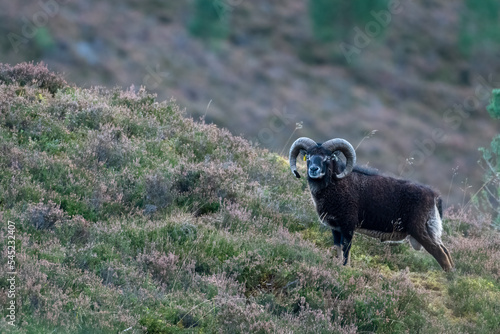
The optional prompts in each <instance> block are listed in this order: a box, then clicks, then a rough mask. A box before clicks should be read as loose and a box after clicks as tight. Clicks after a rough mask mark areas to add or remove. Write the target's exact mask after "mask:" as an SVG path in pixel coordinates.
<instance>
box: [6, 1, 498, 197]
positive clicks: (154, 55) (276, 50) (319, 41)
mask: <svg viewBox="0 0 500 334" xmlns="http://www.w3.org/2000/svg"><path fill="white" fill-rule="evenodd" d="M0 5H1V8H2V10H1V12H0V62H3V63H11V64H15V63H19V62H22V61H44V62H45V63H47V64H48V66H49V68H50V69H51V70H54V71H58V72H62V73H64V75H65V78H66V79H67V80H68V81H70V82H73V83H75V84H77V85H79V86H82V87H90V86H94V85H104V86H108V87H114V86H116V85H118V86H122V87H130V86H131V85H133V86H134V88H132V89H138V88H139V87H140V86H146V88H147V89H148V90H149V91H151V92H155V93H157V94H158V96H159V99H170V98H172V97H173V98H175V99H176V100H177V102H178V103H179V105H181V106H182V107H185V108H186V113H187V115H190V116H193V117H195V118H198V117H203V116H204V117H205V120H206V121H207V122H213V123H216V124H218V125H220V126H224V127H227V128H228V129H229V130H230V131H231V132H233V133H234V134H237V135H239V134H241V135H242V136H243V137H245V138H247V139H249V140H251V141H252V142H254V143H256V144H259V145H260V146H262V147H266V148H269V149H270V150H273V151H276V152H281V153H282V154H286V153H287V151H288V147H289V145H290V143H291V141H292V140H294V139H296V138H297V137H299V136H309V137H311V138H313V139H315V140H317V141H324V140H327V139H330V138H332V137H343V138H346V139H347V140H349V141H350V142H352V143H353V145H354V146H356V145H358V144H359V143H360V142H361V141H362V140H363V138H364V137H365V136H367V135H368V136H369V138H367V139H365V140H363V142H362V144H361V145H360V146H359V148H358V150H357V152H358V160H359V162H360V163H364V164H369V165H371V166H374V167H376V168H379V169H381V170H383V171H385V172H387V173H390V174H394V175H396V176H404V177H408V178H411V179H415V180H419V181H421V182H423V183H428V184H431V185H433V186H434V187H435V188H437V189H438V190H439V191H440V192H441V193H442V194H443V197H444V198H445V200H447V203H448V205H452V204H461V203H463V202H467V201H468V199H469V198H470V196H471V195H472V194H474V193H475V192H476V191H477V190H478V189H479V188H480V187H481V186H482V184H483V182H484V179H483V175H484V170H483V169H482V168H481V166H480V165H479V164H478V160H480V157H481V155H480V152H479V151H478V148H479V147H486V146H488V145H489V143H490V142H491V138H492V137H493V136H494V135H495V134H496V133H498V130H499V128H500V124H499V123H498V121H497V122H496V123H495V122H494V121H492V120H491V118H490V117H489V115H488V113H487V112H486V109H485V106H486V105H487V104H488V102H489V99H490V93H491V89H492V88H495V87H496V88H499V87H500V23H499V22H500V2H498V1H497V0H495V1H493V0H486V1H481V2H478V1H473V0H461V1H453V2H451V1H450V2H439V1H430V0H412V1H409V0H406V1H404V0H401V1H386V0H376V1H340V0H337V1H327V0H309V1H307V0H303V1H298V0H288V1H283V0H282V1H273V2H269V1H264V0H191V1H176V2H174V1H169V2H166V1H165V2H164V1H156V0H146V1H138V0H124V1H108V2H102V1H93V0H88V1H63V0H41V1H6V0H1V1H0ZM297 123H300V124H301V125H302V126H301V127H300V126H297ZM296 127H297V128H298V129H296ZM374 130H377V131H376V132H375V133H374ZM448 193H450V196H449V199H448Z"/></svg>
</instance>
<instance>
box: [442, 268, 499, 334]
mask: <svg viewBox="0 0 500 334" xmlns="http://www.w3.org/2000/svg"><path fill="white" fill-rule="evenodd" d="M448 290H449V294H450V297H451V298H452V299H453V300H454V303H453V304H452V306H453V311H454V313H455V315H456V316H460V317H464V318H466V319H469V320H470V321H471V322H472V323H474V324H475V328H476V330H475V332H476V333H485V334H486V333H493V332H495V331H496V330H498V328H499V326H500V318H499V317H498V310H499V309H500V287H499V286H498V284H495V282H491V281H489V280H486V279H483V278H481V277H462V278H459V279H458V280H457V281H456V282H453V283H452V284H451V285H450V287H449V288H448Z"/></svg>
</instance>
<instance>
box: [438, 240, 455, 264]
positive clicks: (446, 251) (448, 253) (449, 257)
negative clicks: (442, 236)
mask: <svg viewBox="0 0 500 334" xmlns="http://www.w3.org/2000/svg"><path fill="white" fill-rule="evenodd" d="M441 248H442V249H443V251H444V252H445V253H446V256H447V257H448V261H449V262H450V264H451V267H452V268H454V267H455V263H453V260H452V258H451V255H450V252H449V251H448V249H446V247H444V245H443V244H441Z"/></svg>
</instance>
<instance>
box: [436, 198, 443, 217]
mask: <svg viewBox="0 0 500 334" xmlns="http://www.w3.org/2000/svg"><path fill="white" fill-rule="evenodd" d="M436 206H437V209H438V212H439V217H440V218H441V219H443V200H442V199H441V197H438V198H437V201H436Z"/></svg>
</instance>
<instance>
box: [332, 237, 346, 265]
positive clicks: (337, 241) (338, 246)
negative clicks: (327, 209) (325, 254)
mask: <svg viewBox="0 0 500 334" xmlns="http://www.w3.org/2000/svg"><path fill="white" fill-rule="evenodd" d="M332 234H333V248H335V250H336V253H337V254H336V257H337V258H339V259H340V258H341V257H342V241H343V240H342V233H340V231H339V230H332Z"/></svg>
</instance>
